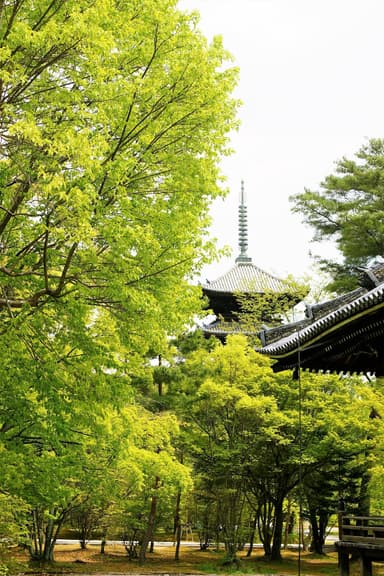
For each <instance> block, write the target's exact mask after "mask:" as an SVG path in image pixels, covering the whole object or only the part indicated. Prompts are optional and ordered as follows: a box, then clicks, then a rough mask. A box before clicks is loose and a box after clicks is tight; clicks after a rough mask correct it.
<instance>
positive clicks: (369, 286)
mask: <svg viewBox="0 0 384 576" xmlns="http://www.w3.org/2000/svg"><path fill="white" fill-rule="evenodd" d="M359 284H360V285H359V287H358V288H356V289H355V290H353V291H351V292H348V293H346V294H344V295H342V296H339V297H338V298H334V299H332V300H328V301H326V302H323V303H321V304H317V305H315V306H309V307H307V312H306V318H305V319H304V320H302V321H300V322H296V323H291V324H286V325H282V326H279V327H275V328H270V329H266V330H264V331H262V332H261V333H260V337H261V341H262V345H263V348H261V349H259V350H258V352H261V353H262V354H267V355H268V356H270V357H271V358H272V359H274V360H276V362H275V364H274V365H273V369H274V371H275V372H278V371H281V370H293V371H297V370H298V369H300V368H302V369H304V370H309V371H312V372H330V373H333V372H334V373H344V374H354V373H355V374H365V375H367V376H369V375H376V376H384V264H383V263H382V262H381V263H376V264H374V265H373V266H372V267H370V268H364V269H363V268H360V269H359Z"/></svg>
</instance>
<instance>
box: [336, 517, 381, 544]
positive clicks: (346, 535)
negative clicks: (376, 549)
mask: <svg viewBox="0 0 384 576" xmlns="http://www.w3.org/2000/svg"><path fill="white" fill-rule="evenodd" d="M339 540H341V541H342V542H357V543H359V542H361V543H363V542H365V543H367V544H374V545H378V546H382V547H383V548H384V517H383V516H350V515H348V514H344V513H340V514H339Z"/></svg>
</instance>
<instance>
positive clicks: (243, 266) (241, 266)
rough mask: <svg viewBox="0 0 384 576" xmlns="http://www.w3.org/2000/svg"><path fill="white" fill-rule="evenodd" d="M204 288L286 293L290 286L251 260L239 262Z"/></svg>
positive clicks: (210, 289) (222, 290)
mask: <svg viewBox="0 0 384 576" xmlns="http://www.w3.org/2000/svg"><path fill="white" fill-rule="evenodd" d="M202 288H203V290H209V291H212V292H227V293H228V292H229V293H234V292H258V293H264V292H269V291H272V292H277V293H284V292H287V291H288V287H287V285H286V284H285V282H283V281H282V280H280V279H279V278H276V277H275V276H272V275H271V274H269V273H268V272H265V271H264V270H262V269H261V268H259V267H258V266H255V265H254V264H252V263H251V262H237V263H236V264H235V265H234V266H233V267H232V268H231V269H230V270H229V271H228V272H226V273H225V274H223V275H222V276H220V277H219V278H217V280H212V281H211V282H210V281H208V280H207V281H206V282H205V283H204V284H203V285H202Z"/></svg>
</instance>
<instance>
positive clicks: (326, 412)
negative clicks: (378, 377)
mask: <svg viewBox="0 0 384 576" xmlns="http://www.w3.org/2000/svg"><path fill="white" fill-rule="evenodd" d="M181 370H182V372H183V374H184V381H181V383H180V375H178V377H177V390H172V394H174V395H177V394H178V399H177V403H175V405H177V409H178V410H180V411H182V413H183V417H184V421H185V423H184V431H185V436H184V450H185V453H186V454H188V455H189V457H191V458H192V462H193V464H194V470H195V472H196V488H197V491H196V499H197V502H198V504H199V509H200V510H202V506H203V505H204V506H205V509H206V510H209V519H208V518H204V514H203V513H202V512H201V516H200V518H199V520H200V522H201V523H202V524H204V523H205V522H208V520H209V524H207V525H206V526H205V529H206V531H208V532H209V531H210V537H211V538H215V537H218V538H220V539H221V540H224V542H225V543H226V550H227V560H228V561H230V562H232V561H235V560H236V550H237V545H238V544H239V543H240V542H241V541H243V540H242V538H243V537H244V525H243V522H244V521H245V520H246V521H247V522H248V519H249V506H250V505H251V506H252V507H253V515H254V516H256V517H257V520H258V531H259V537H260V539H261V541H262V543H263V545H264V551H265V554H266V555H267V556H270V557H271V558H274V559H278V558H280V555H281V545H282V534H283V523H284V507H285V504H286V501H287V498H288V497H289V496H290V497H291V498H294V497H295V496H296V497H297V490H298V487H299V483H300V479H302V480H303V482H307V486H310V485H311V478H312V480H313V482H315V480H316V482H318V485H319V484H320V485H321V478H323V482H322V485H324V486H325V484H326V482H325V479H328V477H329V476H330V475H333V477H334V478H335V482H336V484H334V485H333V488H334V492H333V493H332V494H331V505H332V506H333V508H328V510H327V512H328V515H329V514H330V513H335V512H336V511H337V509H338V502H337V498H338V494H337V492H338V490H343V489H344V488H345V487H346V486H348V483H346V482H345V480H344V479H343V483H341V479H340V482H339V484H337V479H338V478H339V477H340V473H341V470H343V474H344V476H345V478H347V474H348V473H349V474H350V475H349V477H350V478H351V474H352V472H356V470H362V466H365V468H367V467H369V466H371V464H372V463H373V462H374V461H373V460H369V461H368V460H367V455H372V454H373V451H374V450H377V447H378V445H380V446H382V441H381V440H380V436H378V434H377V430H378V428H379V427H380V421H379V420H376V419H372V418H371V417H370V414H371V409H372V406H375V407H376V408H377V410H378V411H379V413H380V412H381V406H382V405H383V397H382V394H381V392H380V390H379V389H377V390H376V389H374V388H372V386H371V384H369V383H366V382H363V381H361V379H351V378H342V379H340V378H338V377H337V376H333V375H314V374H307V373H303V374H301V380H300V382H298V381H295V380H292V377H291V374H290V373H287V372H283V373H278V374H275V373H273V371H272V369H271V365H270V360H269V359H268V358H266V357H265V356H262V355H259V354H257V353H256V352H255V351H254V350H253V349H252V348H251V347H250V346H249V344H248V343H247V340H246V338H245V337H244V336H232V337H228V339H227V343H226V344H225V345H224V346H223V345H221V344H219V343H218V344H216V346H215V347H214V348H213V349H212V350H211V351H209V350H207V349H202V350H196V351H195V352H192V353H191V354H190V355H189V356H188V357H187V359H186V361H185V363H184V364H183V365H182V367H181ZM340 462H342V466H341V465H340ZM347 466H349V469H350V472H348V470H347ZM322 474H323V476H322ZM324 475H325V476H324ZM315 476H316V478H315ZM335 486H336V488H335ZM327 489H328V488H327ZM357 489H358V488H356V490H357ZM356 490H355V492H354V493H353V494H352V493H351V494H349V493H345V494H344V496H345V498H346V500H347V501H348V506H349V507H351V506H355V503H356V498H357V497H358V495H357V493H356ZM306 494H308V495H309V491H307V492H306ZM324 495H325V489H324ZM318 496H319V495H318ZM327 497H328V499H329V491H328V494H327ZM318 501H319V500H318ZM314 513H317V510H315V511H314ZM272 526H273V529H272V528H271V527H272ZM220 527H221V531H220V532H219V533H218V531H219V529H220Z"/></svg>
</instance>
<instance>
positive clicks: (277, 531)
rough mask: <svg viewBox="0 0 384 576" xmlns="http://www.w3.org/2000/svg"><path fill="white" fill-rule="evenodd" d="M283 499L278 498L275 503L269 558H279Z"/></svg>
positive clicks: (282, 522) (277, 559)
mask: <svg viewBox="0 0 384 576" xmlns="http://www.w3.org/2000/svg"><path fill="white" fill-rule="evenodd" d="M283 502H284V499H282V498H281V499H279V500H277V501H276V503H275V523H274V530H273V543H272V549H271V560H273V561H279V560H281V544H282V540H283V526H284V512H283Z"/></svg>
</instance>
